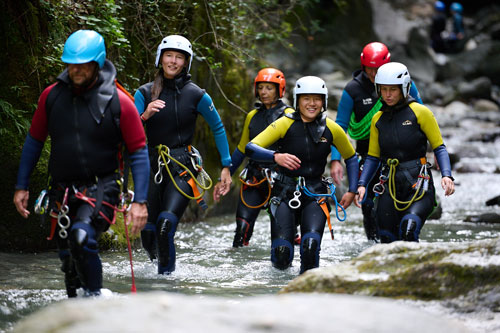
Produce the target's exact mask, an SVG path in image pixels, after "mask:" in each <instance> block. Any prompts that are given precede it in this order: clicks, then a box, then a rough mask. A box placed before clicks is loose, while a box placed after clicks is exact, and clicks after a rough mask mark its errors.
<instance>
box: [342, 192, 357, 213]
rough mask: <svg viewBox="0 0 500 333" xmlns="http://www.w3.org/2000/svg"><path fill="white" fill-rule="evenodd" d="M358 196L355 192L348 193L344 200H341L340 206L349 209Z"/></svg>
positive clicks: (343, 197)
mask: <svg viewBox="0 0 500 333" xmlns="http://www.w3.org/2000/svg"><path fill="white" fill-rule="evenodd" d="M355 196H356V193H353V192H346V193H345V194H344V195H343V196H342V199H341V200H340V202H339V204H340V205H341V206H342V207H344V209H347V207H349V206H350V205H351V203H352V201H353V200H354V197H355Z"/></svg>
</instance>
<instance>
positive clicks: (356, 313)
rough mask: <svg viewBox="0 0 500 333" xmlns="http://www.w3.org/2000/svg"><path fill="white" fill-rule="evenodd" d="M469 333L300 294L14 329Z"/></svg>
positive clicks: (74, 312) (146, 302)
mask: <svg viewBox="0 0 500 333" xmlns="http://www.w3.org/2000/svg"><path fill="white" fill-rule="evenodd" d="M360 316H361V317H362V320H360ZM409 318H411V320H409ZM381 323H383V324H381ZM468 331H469V330H467V329H466V328H465V327H464V326H463V325H461V324H459V323H458V322H455V321H451V320H448V319H445V318H442V317H439V316H437V315H431V314H429V313H428V312H426V311H423V310H420V309H418V308H415V307H412V306H409V305H405V304H402V303H401V302H396V301H393V300H389V299H383V298H368V297H360V296H349V295H318V294H315V295H305V294H301V295H299V294H298V295H281V296H258V297H250V298H244V299H241V298H239V299H230V298H221V297H206V296H204V297H202V298H200V297H197V296H183V295H177V294H169V293H162V292H155V293H147V294H140V295H134V296H126V297H120V298H112V299H98V300H89V299H87V300H74V301H73V300H66V301H63V302H60V303H57V304H53V305H51V306H49V307H47V308H45V309H43V310H41V311H39V312H37V313H35V314H33V315H31V316H29V317H27V318H26V319H25V320H23V321H21V322H20V323H19V324H18V325H17V326H16V327H14V332H18V333H21V332H30V333H31V332H39V333H43V332H51V333H62V332H150V333H155V332H207V333H208V332H217V333H225V332H228V333H229V332H231V333H232V332H255V333H257V332H262V333H264V332H276V333H279V332H282V333H285V332H304V333H307V332H352V333H356V332H374V333H376V332H408V333H411V332H415V333H421V332H457V333H458V332H468Z"/></svg>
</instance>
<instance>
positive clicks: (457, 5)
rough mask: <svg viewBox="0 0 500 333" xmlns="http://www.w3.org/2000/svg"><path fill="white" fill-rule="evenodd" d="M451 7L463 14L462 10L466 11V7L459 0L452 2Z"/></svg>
mask: <svg viewBox="0 0 500 333" xmlns="http://www.w3.org/2000/svg"><path fill="white" fill-rule="evenodd" d="M450 9H451V10H452V11H454V12H457V13H459V14H462V12H463V11H464V8H463V7H462V5H461V4H460V3H458V2H454V3H452V4H451V6H450Z"/></svg>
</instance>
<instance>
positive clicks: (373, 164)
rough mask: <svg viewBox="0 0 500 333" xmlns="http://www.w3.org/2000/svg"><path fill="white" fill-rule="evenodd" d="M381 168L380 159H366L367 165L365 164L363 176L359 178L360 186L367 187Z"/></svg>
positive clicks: (368, 157)
mask: <svg viewBox="0 0 500 333" xmlns="http://www.w3.org/2000/svg"><path fill="white" fill-rule="evenodd" d="M379 166H380V159H378V158H377V157H373V156H370V155H368V156H367V157H366V160H365V164H363V172H361V176H359V181H358V186H365V187H366V185H368V184H369V183H370V181H371V180H372V178H373V176H375V173H376V172H377V169H378V168H379Z"/></svg>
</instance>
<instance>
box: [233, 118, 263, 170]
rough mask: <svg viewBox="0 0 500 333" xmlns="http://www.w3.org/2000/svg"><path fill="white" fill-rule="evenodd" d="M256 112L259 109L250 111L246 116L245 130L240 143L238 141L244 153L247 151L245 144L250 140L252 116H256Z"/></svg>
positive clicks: (239, 147) (240, 149)
mask: <svg viewBox="0 0 500 333" xmlns="http://www.w3.org/2000/svg"><path fill="white" fill-rule="evenodd" d="M256 113H257V110H256V109H254V110H252V111H250V112H249V113H248V114H247V116H246V118H245V123H244V124H243V132H242V133H241V138H240V143H238V149H239V151H240V152H242V153H244V152H245V146H246V145H247V143H248V142H249V141H250V129H249V127H250V122H251V121H252V118H253V116H255V114H256ZM233 164H234V162H233Z"/></svg>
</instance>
